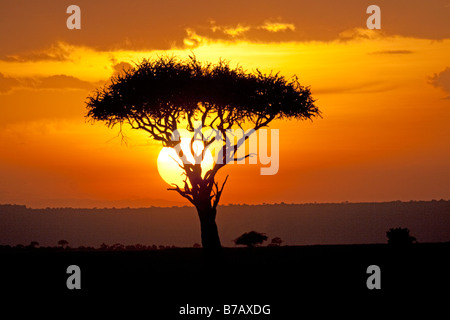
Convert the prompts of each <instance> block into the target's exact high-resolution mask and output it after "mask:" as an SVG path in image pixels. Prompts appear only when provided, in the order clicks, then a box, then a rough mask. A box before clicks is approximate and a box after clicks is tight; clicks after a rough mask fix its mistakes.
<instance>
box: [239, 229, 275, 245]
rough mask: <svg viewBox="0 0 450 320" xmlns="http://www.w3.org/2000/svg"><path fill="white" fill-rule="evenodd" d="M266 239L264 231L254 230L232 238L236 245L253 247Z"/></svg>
mask: <svg viewBox="0 0 450 320" xmlns="http://www.w3.org/2000/svg"><path fill="white" fill-rule="evenodd" d="M266 240H267V236H266V235H265V234H264V233H259V232H256V231H250V232H246V233H244V234H242V235H241V236H240V237H238V238H237V239H235V240H234V243H235V244H236V245H244V246H247V247H249V248H250V247H254V246H256V245H258V244H261V243H263V242H264V241H266Z"/></svg>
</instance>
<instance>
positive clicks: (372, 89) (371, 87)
mask: <svg viewBox="0 0 450 320" xmlns="http://www.w3.org/2000/svg"><path fill="white" fill-rule="evenodd" d="M393 89H395V86H393V85H388V84H386V83H385V82H383V81H372V82H364V83H356V84H353V85H346V86H345V85H342V86H334V87H324V88H321V87H317V88H316V89H314V90H313V93H314V94H344V93H345V94H352V93H353V94H357V93H379V92H386V91H390V90H393Z"/></svg>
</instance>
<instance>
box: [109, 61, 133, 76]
mask: <svg viewBox="0 0 450 320" xmlns="http://www.w3.org/2000/svg"><path fill="white" fill-rule="evenodd" d="M113 63H115V61H113ZM112 67H113V69H114V73H113V75H120V74H123V73H124V72H126V71H128V70H131V69H133V68H134V67H133V65H131V64H130V63H128V62H124V61H122V62H119V63H115V64H114V65H113V66H112Z"/></svg>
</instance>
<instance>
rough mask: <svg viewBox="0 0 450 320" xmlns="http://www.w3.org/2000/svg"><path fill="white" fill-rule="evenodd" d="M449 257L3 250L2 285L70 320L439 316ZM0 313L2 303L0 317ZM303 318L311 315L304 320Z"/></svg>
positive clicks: (336, 251) (435, 248) (301, 250)
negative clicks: (103, 317) (75, 285)
mask: <svg viewBox="0 0 450 320" xmlns="http://www.w3.org/2000/svg"><path fill="white" fill-rule="evenodd" d="M449 249H450V243H449V242H447V243H417V244H412V245H410V246H405V247H397V246H392V245H387V244H373V245H321V246H284V247H283V246H281V247H257V248H251V249H249V248H224V251H223V256H222V257H221V258H220V259H218V260H214V261H211V260H210V259H205V257H204V256H203V255H202V250H201V249H195V248H173V249H166V250H152V251H98V250H96V251H84V252H82V251H71V250H45V249H21V250H17V249H14V248H9V249H6V248H3V249H2V250H1V253H0V257H1V261H2V262H1V276H2V285H1V287H2V290H3V292H4V293H7V295H6V297H9V298H12V299H11V301H15V302H18V301H19V302H21V303H22V304H23V305H29V303H31V302H37V301H39V302H40V304H39V305H40V306H41V307H43V309H42V310H41V311H43V310H45V314H48V313H49V312H51V310H53V309H54V308H55V307H56V306H58V307H61V306H64V307H65V308H66V309H65V310H66V311H67V310H70V312H71V313H73V312H92V311H93V310H94V309H97V310H99V311H101V312H107V311H109V312H111V311H113V312H115V310H122V311H123V310H125V311H126V312H127V313H134V312H144V313H145V316H144V318H145V319H174V318H182V319H191V318H192V319H205V318H206V316H205V315H198V316H181V315H179V314H178V313H179V310H180V307H182V306H186V304H189V305H191V306H214V307H215V308H220V307H221V306H222V305H223V304H244V305H247V304H259V305H267V304H268V305H270V311H271V313H270V315H259V316H256V315H247V316H244V315H240V316H239V317H238V318H251V319H303V318H311V319H312V318H321V316H320V315H325V314H334V315H337V314H344V315H349V314H351V313H354V314H359V313H358V312H360V311H357V310H360V309H361V307H363V308H365V311H363V313H361V314H360V315H361V317H362V318H366V317H365V316H364V315H365V314H371V315H373V314H376V313H379V314H380V315H382V314H384V315H386V314H387V313H386V312H389V313H390V314H392V312H398V313H399V314H402V313H404V312H407V311H410V312H411V311H413V310H415V308H419V307H420V308H429V309H430V310H437V309H438V308H443V307H444V306H445V305H444V304H442V303H445V302H440V300H435V299H436V298H442V299H443V301H445V298H446V297H447V298H448V296H449V294H448V290H449V289H448V288H449V287H448V286H449V284H450V281H449V274H448V272H449V270H450V260H449V259H448V253H449ZM72 264H75V265H78V266H79V267H80V268H81V290H68V289H67V287H66V279H67V277H68V276H69V275H68V274H66V269H67V267H68V266H69V265H72ZM369 265H378V266H379V267H380V268H381V290H369V289H367V287H366V280H367V278H368V277H369V274H367V273H366V270H367V267H368V266H369ZM3 301H5V300H3ZM430 301H431V302H430ZM429 302H430V303H432V305H430V304H428V303H429ZM8 306H10V305H9V304H6V303H5V304H4V305H3V310H4V309H5V307H8ZM388 306H389V307H390V308H391V309H389V310H390V311H389V310H388V309H386V308H388ZM392 307H393V308H392ZM90 308H94V309H90ZM14 310H15V312H19V313H20V312H23V311H24V310H26V308H25V309H21V308H19V309H14ZM89 310H90V311H89ZM307 311H308V312H309V311H313V312H314V314H315V316H314V317H305V312H307ZM43 312H44V311H43ZM367 312H368V313H367ZM139 314H141V313H139ZM131 318H133V319H134V318H136V317H130V319H131ZM141 318H142V317H141ZM222 318H223V319H228V318H232V317H231V316H230V315H221V314H220V313H215V314H214V315H213V316H211V317H210V319H222Z"/></svg>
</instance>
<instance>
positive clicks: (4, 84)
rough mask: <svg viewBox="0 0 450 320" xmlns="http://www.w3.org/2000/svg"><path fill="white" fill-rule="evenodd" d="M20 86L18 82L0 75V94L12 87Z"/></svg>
mask: <svg viewBox="0 0 450 320" xmlns="http://www.w3.org/2000/svg"><path fill="white" fill-rule="evenodd" d="M18 86H20V82H19V81H18V80H17V79H15V78H12V77H8V76H5V75H4V74H2V73H0V93H5V92H8V91H9V90H11V89H12V88H14V87H18Z"/></svg>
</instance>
